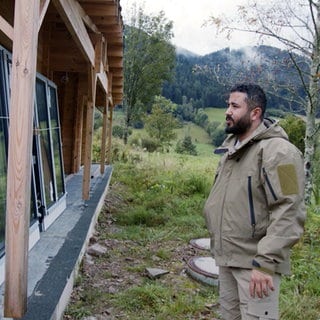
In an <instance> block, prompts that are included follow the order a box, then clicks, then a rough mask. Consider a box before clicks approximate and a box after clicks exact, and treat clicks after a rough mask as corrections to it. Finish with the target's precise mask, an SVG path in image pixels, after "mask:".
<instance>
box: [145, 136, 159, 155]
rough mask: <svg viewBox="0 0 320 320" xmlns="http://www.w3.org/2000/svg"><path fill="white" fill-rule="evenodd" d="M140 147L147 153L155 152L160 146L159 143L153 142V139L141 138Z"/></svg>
mask: <svg viewBox="0 0 320 320" xmlns="http://www.w3.org/2000/svg"><path fill="white" fill-rule="evenodd" d="M141 147H142V148H143V149H145V150H147V151H148V152H154V151H156V150H157V149H158V148H159V147H160V146H159V143H158V142H157V141H156V140H154V139H150V138H142V139H141Z"/></svg>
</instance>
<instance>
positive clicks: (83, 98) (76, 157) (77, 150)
mask: <svg viewBox="0 0 320 320" xmlns="http://www.w3.org/2000/svg"><path fill="white" fill-rule="evenodd" d="M84 78H85V79H84ZM87 78H88V77H84V76H83V75H82V74H80V75H79V79H78V92H77V111H76V114H75V117H76V118H75V122H74V128H73V132H74V144H73V151H72V155H73V160H72V172H78V171H79V170H80V167H81V155H82V134H83V122H84V121H83V110H84V108H85V107H86V106H87V104H88V103H87V94H88V93H87V83H88V79H87Z"/></svg>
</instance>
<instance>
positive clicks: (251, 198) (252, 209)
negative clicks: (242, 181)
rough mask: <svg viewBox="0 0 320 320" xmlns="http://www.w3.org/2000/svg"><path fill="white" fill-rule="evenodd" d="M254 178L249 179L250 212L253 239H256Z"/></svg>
mask: <svg viewBox="0 0 320 320" xmlns="http://www.w3.org/2000/svg"><path fill="white" fill-rule="evenodd" d="M251 179H252V177H251V176H249V177H248V197H249V210H250V219H251V227H252V234H251V236H252V238H254V234H255V231H256V216H255V213H254V206H253V196H252V182H251Z"/></svg>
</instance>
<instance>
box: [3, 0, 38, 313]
mask: <svg viewBox="0 0 320 320" xmlns="http://www.w3.org/2000/svg"><path fill="white" fill-rule="evenodd" d="M39 5H40V3H39V0H20V1H16V2H15V12H14V32H13V52H12V75H11V76H12V78H11V103H10V127H9V136H10V139H9V154H8V175H7V216H6V242H5V243H6V246H5V249H6V258H5V260H6V264H5V296H4V316H5V317H10V318H21V317H22V316H23V315H24V314H25V312H26V309H27V284H28V275H27V270H28V245H29V221H30V198H31V193H30V185H31V159H32V134H33V111H34V91H35V78H36V61H37V42H38V25H39V24H38V23H39Z"/></svg>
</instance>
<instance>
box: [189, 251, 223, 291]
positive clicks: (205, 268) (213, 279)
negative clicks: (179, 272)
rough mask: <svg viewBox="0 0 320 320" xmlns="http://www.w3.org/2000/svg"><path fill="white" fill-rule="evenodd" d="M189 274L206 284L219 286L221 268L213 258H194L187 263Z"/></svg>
mask: <svg viewBox="0 0 320 320" xmlns="http://www.w3.org/2000/svg"><path fill="white" fill-rule="evenodd" d="M187 273H188V274H189V275H190V276H191V277H192V278H194V279H195V280H198V281H200V282H202V283H204V284H208V285H210V286H217V285H218V277H219V267H217V266H216V262H215V260H214V259H213V258H212V257H193V258H191V259H189V261H188V262H187Z"/></svg>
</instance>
